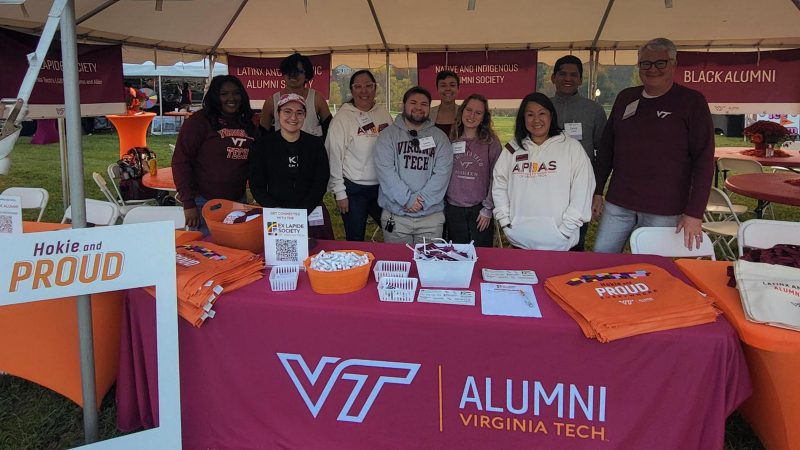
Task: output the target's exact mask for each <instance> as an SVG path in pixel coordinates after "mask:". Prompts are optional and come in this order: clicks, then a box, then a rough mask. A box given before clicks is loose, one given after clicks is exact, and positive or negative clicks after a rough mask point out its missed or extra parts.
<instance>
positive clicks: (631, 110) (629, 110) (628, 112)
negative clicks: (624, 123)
mask: <svg viewBox="0 0 800 450" xmlns="http://www.w3.org/2000/svg"><path fill="white" fill-rule="evenodd" d="M638 107H639V100H634V101H632V102H630V103H629V104H628V106H626V107H625V112H624V113H622V120H625V119H627V118H628V117H630V116H632V115H634V114H636V108H638Z"/></svg>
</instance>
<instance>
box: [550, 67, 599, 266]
mask: <svg viewBox="0 0 800 450" xmlns="http://www.w3.org/2000/svg"><path fill="white" fill-rule="evenodd" d="M550 81H552V82H553V84H554V85H555V87H556V94H555V95H554V96H552V97H550V100H552V101H553V106H555V108H556V113H557V114H556V116H558V127H559V128H561V129H562V130H564V133H566V135H567V136H569V137H571V138H574V139H577V140H578V141H579V142H580V143H581V146H583V149H584V150H585V151H586V155H587V156H589V159H590V160H592V161H594V158H595V153H596V151H597V147H598V146H599V145H600V138H602V136H603V129H605V127H606V112H605V110H604V109H603V107H602V106H600V104H599V103H597V102H596V101H594V100H591V99H588V98H586V97H584V96H583V95H581V94H580V92H578V88H580V87H581V85H582V84H583V63H582V62H581V60H580V59H579V58H578V57H577V56H573V55H565V56H562V57H561V58H558V60H556V64H555V65H554V66H553V75H552V76H551V77H550ZM588 230H589V223H588V222H586V223H584V224H583V225H582V226H581V229H580V239H579V240H578V243H577V244H576V245H575V246H574V247H572V248H571V249H570V250H571V251H576V252H582V251H584V249H585V242H586V232H587V231H588Z"/></svg>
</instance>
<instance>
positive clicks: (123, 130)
mask: <svg viewBox="0 0 800 450" xmlns="http://www.w3.org/2000/svg"><path fill="white" fill-rule="evenodd" d="M155 116H156V113H139V114H109V115H107V116H106V118H107V119H108V120H110V121H111V123H113V124H114V127H115V128H116V129H117V135H118V136H119V157H120V158H122V155H124V154H125V153H128V150H130V149H131V148H133V147H147V127H149V126H150V122H152V121H153V117H155Z"/></svg>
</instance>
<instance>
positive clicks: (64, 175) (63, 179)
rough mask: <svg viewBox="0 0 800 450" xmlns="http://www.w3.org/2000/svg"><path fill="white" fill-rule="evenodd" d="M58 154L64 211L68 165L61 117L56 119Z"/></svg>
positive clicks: (63, 122)
mask: <svg viewBox="0 0 800 450" xmlns="http://www.w3.org/2000/svg"><path fill="white" fill-rule="evenodd" d="M57 120H58V153H59V155H61V202H62V203H63V204H64V211H66V210H67V208H68V207H69V169H68V167H69V163H68V162H67V144H66V143H67V130H66V128H67V125H66V122H65V121H64V118H63V117H59V118H58V119H57Z"/></svg>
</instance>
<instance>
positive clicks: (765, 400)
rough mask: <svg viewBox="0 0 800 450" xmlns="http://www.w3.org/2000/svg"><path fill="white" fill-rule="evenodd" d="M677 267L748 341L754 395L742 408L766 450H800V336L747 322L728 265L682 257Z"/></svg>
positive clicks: (747, 354)
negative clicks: (714, 300) (731, 285)
mask: <svg viewBox="0 0 800 450" xmlns="http://www.w3.org/2000/svg"><path fill="white" fill-rule="evenodd" d="M676 264H677V265H678V267H679V268H680V269H681V271H683V273H685V274H686V276H688V277H689V279H691V280H692V282H693V283H695V285H697V286H698V287H699V288H700V290H702V291H703V292H705V293H706V294H708V295H711V296H713V297H714V298H716V300H717V305H718V306H719V308H720V309H721V310H722V311H723V312H724V313H725V317H727V318H728V320H729V321H730V323H731V325H733V327H734V328H735V329H736V331H738V332H739V337H740V339H741V340H742V341H743V342H744V344H745V345H744V352H745V357H746V358H747V365H748V367H749V368H750V377H751V379H752V382H753V396H752V397H750V399H749V400H747V401H746V402H745V403H744V404H743V405H742V406H741V408H740V410H741V412H742V414H743V415H744V417H745V418H746V419H747V421H748V422H749V423H750V425H751V426H752V427H753V429H754V430H755V431H756V433H757V434H758V436H759V437H760V438H761V441H762V442H763V443H764V445H765V446H766V448H768V449H770V450H772V449H791V450H798V449H800V383H798V382H797V376H798V374H800V332H796V331H791V330H787V329H783V328H777V327H771V326H768V325H762V324H757V323H753V322H749V321H747V319H745V316H744V311H743V310H742V303H741V300H740V298H739V291H737V290H736V289H735V288H731V287H728V286H727V282H728V276H727V273H726V271H727V268H728V266H730V265H731V264H732V263H731V262H726V261H701V260H695V259H680V260H678V261H676Z"/></svg>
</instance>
